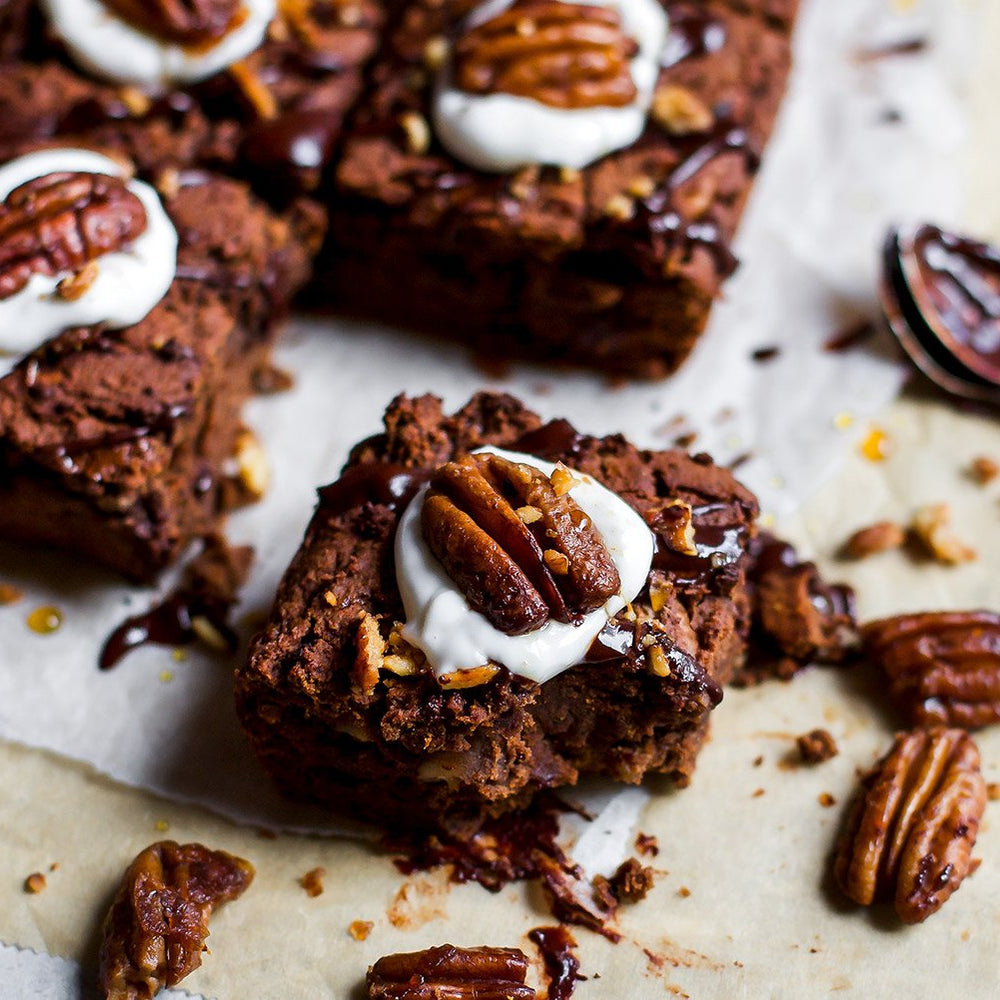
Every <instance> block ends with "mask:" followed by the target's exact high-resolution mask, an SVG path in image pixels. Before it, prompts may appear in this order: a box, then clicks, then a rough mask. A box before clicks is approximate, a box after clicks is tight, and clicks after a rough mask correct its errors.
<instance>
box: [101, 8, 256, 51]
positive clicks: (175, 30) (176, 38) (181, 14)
mask: <svg viewBox="0 0 1000 1000" xmlns="http://www.w3.org/2000/svg"><path fill="white" fill-rule="evenodd" d="M103 2H104V5H105V7H109V8H110V9H111V10H112V11H114V12H115V14H117V15H118V16H119V17H120V18H121V19H122V20H123V21H127V22H128V23H129V24H131V25H132V26H133V27H135V28H138V29H139V30H140V31H143V32H145V33H146V34H149V35H153V36H154V37H156V38H159V39H161V40H163V41H165V42H175V43H177V44H178V45H204V44H205V43H207V42H212V41H215V40H217V39H219V38H222V36H223V35H225V34H226V33H227V32H229V31H230V30H232V28H233V27H235V25H236V24H237V23H238V21H239V20H240V19H241V18H242V17H244V16H245V14H244V13H243V10H242V5H241V4H240V0H103Z"/></svg>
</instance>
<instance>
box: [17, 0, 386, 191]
mask: <svg viewBox="0 0 1000 1000" xmlns="http://www.w3.org/2000/svg"><path fill="white" fill-rule="evenodd" d="M382 20H383V11H382V7H381V5H380V4H379V3H378V2H377V0H284V2H282V3H279V11H278V16H277V17H276V18H275V20H274V21H273V22H272V23H271V26H270V28H269V30H268V35H267V37H266V38H265V40H264V42H263V44H262V45H261V46H260V47H259V48H258V49H257V50H256V51H255V52H253V53H251V54H250V55H249V56H247V57H246V59H244V60H241V61H240V62H239V63H238V64H236V65H235V66H234V67H232V68H230V69H228V70H223V71H222V72H220V73H217V74H216V75H215V76H213V77H210V78H209V79H208V80H205V81H203V82H201V83H198V84H194V85H191V86H189V87H185V88H172V89H168V90H167V91H166V92H165V93H163V94H160V95H158V96H155V97H149V96H147V95H145V94H144V93H143V91H142V90H141V89H140V88H138V87H135V86H119V85H115V84H114V83H108V82H106V81H99V80H97V79H95V78H94V77H92V76H90V75H88V74H87V73H86V72H85V71H84V70H81V69H79V68H77V66H76V65H75V63H74V62H73V60H72V58H71V57H70V56H69V54H68V53H66V52H65V50H64V49H63V48H62V46H61V45H60V44H59V42H58V41H57V40H56V39H55V38H54V36H53V34H52V32H51V30H50V29H49V28H48V27H47V26H46V24H45V19H44V18H43V16H42V15H41V13H40V11H39V10H38V4H37V0H0V161H3V160H7V159H10V158H12V157H13V156H15V155H17V154H19V153H20V152H22V151H23V149H24V148H25V146H31V147H36V146H37V145H38V143H39V141H44V140H47V139H51V140H54V141H56V142H57V144H58V145H62V146H65V145H80V144H85V145H89V146H93V147H95V148H99V149H102V150H118V151H119V152H121V153H122V154H123V155H125V156H127V157H128V158H129V159H131V160H132V161H133V162H135V163H136V164H137V166H138V168H139V170H140V172H141V173H143V174H146V175H148V176H154V177H155V176H156V175H157V174H158V173H159V172H160V171H162V170H163V169H164V168H165V167H190V166H204V167H209V168H211V169H214V170H222V171H224V172H227V173H234V174H237V175H239V176H241V177H244V178H248V179H250V180H251V181H253V182H254V183H255V186H256V188H257V191H258V194H260V195H261V196H262V197H264V198H267V199H268V200H270V201H273V202H276V203H279V204H282V205H283V204H285V203H286V202H287V201H288V200H289V199H291V198H293V197H294V196H296V195H298V194H301V193H303V192H313V191H315V189H316V188H317V187H318V185H319V183H320V180H321V177H322V174H323V171H324V169H325V168H326V166H327V164H328V163H329V161H330V158H331V157H332V155H333V152H334V147H335V144H336V141H337V138H338V136H339V132H340V128H341V124H342V121H343V118H344V115H345V114H346V112H347V110H348V109H349V108H350V106H351V105H352V104H353V102H354V101H355V99H356V98H357V96H358V94H359V92H360V90H361V86H362V70H363V68H364V65H365V63H366V62H367V60H368V59H369V57H370V56H371V54H372V52H373V51H374V48H375V44H376V39H377V31H378V29H379V27H380V25H381V24H382Z"/></svg>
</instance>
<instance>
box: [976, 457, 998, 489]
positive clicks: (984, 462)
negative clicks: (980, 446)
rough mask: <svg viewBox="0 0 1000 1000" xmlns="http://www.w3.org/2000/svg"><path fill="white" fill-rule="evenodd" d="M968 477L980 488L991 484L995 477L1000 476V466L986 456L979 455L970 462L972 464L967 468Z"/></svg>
mask: <svg viewBox="0 0 1000 1000" xmlns="http://www.w3.org/2000/svg"><path fill="white" fill-rule="evenodd" d="M969 475H970V476H971V478H972V479H974V480H975V481H976V482H977V483H979V484H980V486H985V485H986V484H987V483H992V482H993V480H994V479H996V477H997V476H1000V464H997V462H995V461H994V460H993V459H992V458H988V457H987V456H986V455H980V456H979V457H978V458H974V459H973V460H972V464H971V465H970V466H969Z"/></svg>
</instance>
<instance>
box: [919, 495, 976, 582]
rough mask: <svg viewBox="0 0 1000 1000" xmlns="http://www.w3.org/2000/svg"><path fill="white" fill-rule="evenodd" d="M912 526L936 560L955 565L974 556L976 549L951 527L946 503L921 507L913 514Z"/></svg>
mask: <svg viewBox="0 0 1000 1000" xmlns="http://www.w3.org/2000/svg"><path fill="white" fill-rule="evenodd" d="M912 528H913V533H914V535H916V537H917V538H919V539H920V541H921V542H923V544H924V545H925V546H926V548H927V551H928V552H929V553H930V554H931V555H932V556H934V558H935V559H937V561H938V562H942V563H946V564H948V565H950V566H955V565H957V564H958V563H963V562H971V561H972V560H973V559H975V558H976V550H975V549H972V548H969V546H968V545H966V544H965V543H964V542H963V541H962V539H961V538H959V537H958V535H957V534H956V533H955V532H954V530H953V529H952V527H951V507H950V506H949V505H948V504H946V503H934V504H927V505H926V506H925V507H921V508H920V509H919V510H917V512H916V513H915V514H914V515H913V524H912Z"/></svg>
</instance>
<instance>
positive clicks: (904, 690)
mask: <svg viewBox="0 0 1000 1000" xmlns="http://www.w3.org/2000/svg"><path fill="white" fill-rule="evenodd" d="M861 634H862V640H863V643H864V651H865V655H866V656H867V657H868V659H869V660H870V661H871V662H872V663H874V664H875V665H877V666H879V667H881V668H882V670H884V671H885V673H886V676H887V677H888V679H889V691H890V693H891V694H892V697H893V698H894V699H896V700H897V701H898V702H899V704H900V707H901V708H902V709H903V711H904V712H906V713H907V715H908V716H909V719H910V721H911V723H912V724H913V725H915V726H927V725H949V726H961V727H962V728H963V729H975V728H978V727H979V726H986V725H989V724H990V723H993V722H998V721H1000V615H998V614H994V613H993V612H990V611H939V612H925V613H923V614H915V615H898V616H896V617H894V618H883V619H881V620H879V621H875V622H870V623H869V624H868V625H865V627H864V628H863V629H862V633H861Z"/></svg>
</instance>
